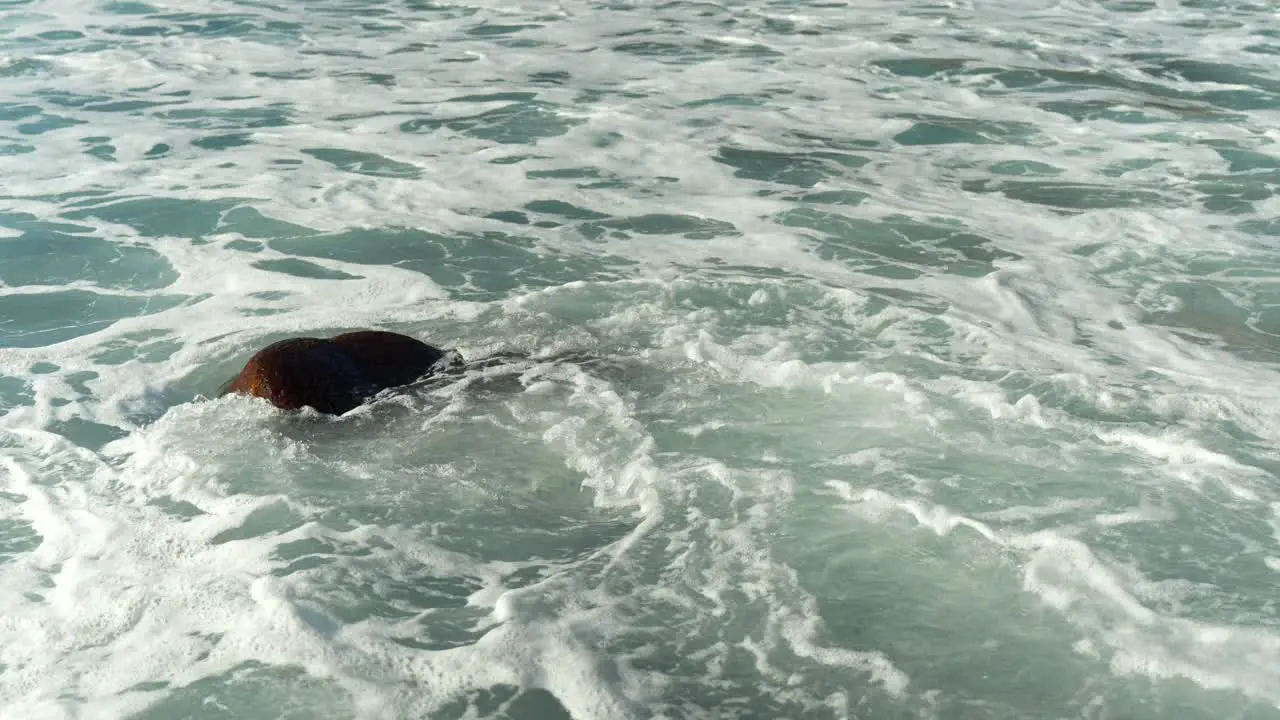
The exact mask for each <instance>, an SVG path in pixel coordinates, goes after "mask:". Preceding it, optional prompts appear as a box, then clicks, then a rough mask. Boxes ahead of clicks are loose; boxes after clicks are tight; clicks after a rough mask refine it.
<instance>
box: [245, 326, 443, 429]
mask: <svg viewBox="0 0 1280 720" xmlns="http://www.w3.org/2000/svg"><path fill="white" fill-rule="evenodd" d="M445 355H446V352H445V351H444V350H441V349H440V348H437V347H433V346H431V345H428V344H426V343H424V342H422V341H420V340H415V339H414V338H411V337H408V336H406V335H400V334H397V333H391V332H382V331H377V330H362V331H359V332H351V333H345V334H343V335H338V336H336V337H332V338H327V339H322V338H289V339H288V340H281V341H279V342H276V343H272V344H271V345H268V346H267V347H265V348H263V349H262V350H259V351H258V352H257V353H256V354H255V355H254V356H253V357H251V358H249V362H247V363H245V366H244V369H243V370H241V371H240V374H239V375H237V376H236V377H235V378H234V379H233V380H232V381H231V382H230V383H228V384H227V386H226V388H225V390H224V393H244V394H246V395H252V396H254V397H260V398H264V399H266V400H268V401H270V402H271V404H272V405H275V406H276V407H278V408H283V409H285V410H299V409H301V408H303V407H312V408H315V409H316V410H318V411H319V412H322V413H328V414H331V415H341V414H343V413H345V412H347V411H349V410H351V409H353V408H355V407H357V406H359V405H361V404H362V403H364V402H366V401H367V400H369V398H371V397H373V396H374V395H376V394H378V393H379V392H382V391H383V390H386V389H388V388H393V387H398V386H401V385H407V384H409V383H411V382H413V381H415V380H418V379H420V378H423V377H425V376H428V375H431V374H433V373H434V372H435V371H437V370H439V369H440V367H439V363H440V361H441V360H442V359H443V358H444V357H445Z"/></svg>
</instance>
